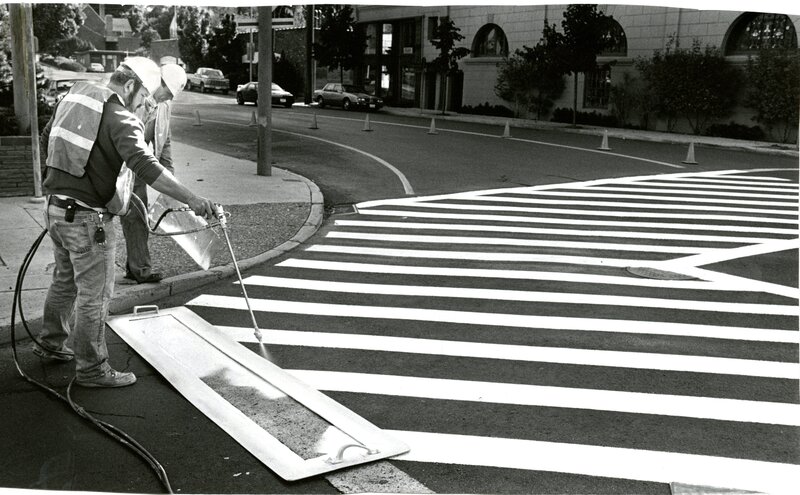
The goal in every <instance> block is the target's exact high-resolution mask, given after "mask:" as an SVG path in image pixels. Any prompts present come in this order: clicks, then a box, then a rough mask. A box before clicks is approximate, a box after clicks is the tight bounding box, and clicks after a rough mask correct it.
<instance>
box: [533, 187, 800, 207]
mask: <svg viewBox="0 0 800 495" xmlns="http://www.w3.org/2000/svg"><path fill="white" fill-rule="evenodd" d="M589 190H590V191H591V189H589ZM532 194H533V195H535V196H567V197H579V198H627V199H647V200H652V201H674V202H691V203H713V204H717V203H733V204H740V205H760V206H785V207H787V208H788V207H796V206H797V201H751V200H738V199H722V198H719V199H718V198H693V197H692V198H690V197H683V196H650V195H647V194H611V193H593V192H584V191H579V192H573V191H535V192H534V193H532Z"/></svg>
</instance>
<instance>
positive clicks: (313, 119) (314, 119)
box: [308, 112, 319, 129]
mask: <svg viewBox="0 0 800 495" xmlns="http://www.w3.org/2000/svg"><path fill="white" fill-rule="evenodd" d="M308 128H309V129H319V127H317V112H314V116H313V117H311V125H310V126H308Z"/></svg>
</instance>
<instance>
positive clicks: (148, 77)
mask: <svg viewBox="0 0 800 495" xmlns="http://www.w3.org/2000/svg"><path fill="white" fill-rule="evenodd" d="M120 65H124V66H126V67H128V68H129V69H130V70H132V71H133V72H134V73H135V74H136V76H137V77H138V78H139V80H140V81H142V84H143V85H144V87H145V88H146V89H147V91H149V92H150V94H151V95H153V94H155V92H156V90H157V89H158V88H159V87H160V86H161V70H160V69H159V68H158V65H156V63H155V62H153V61H152V60H150V59H149V58H147V57H128V58H126V59H125V60H123V61H122V64H120Z"/></svg>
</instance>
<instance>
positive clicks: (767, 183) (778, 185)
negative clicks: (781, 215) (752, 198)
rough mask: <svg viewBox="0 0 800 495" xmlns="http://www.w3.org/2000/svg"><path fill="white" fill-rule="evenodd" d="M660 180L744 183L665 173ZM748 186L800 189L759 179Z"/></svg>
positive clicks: (736, 184) (734, 185) (791, 185)
mask: <svg viewBox="0 0 800 495" xmlns="http://www.w3.org/2000/svg"><path fill="white" fill-rule="evenodd" d="M658 180H664V181H675V182H689V183H692V184H706V183H707V184H730V185H731V187H738V186H739V185H740V184H743V183H744V182H742V181H741V180H730V179H710V178H702V177H671V176H669V175H664V176H661V177H658ZM747 184H748V186H745V187H749V186H750V185H753V186H770V187H773V188H786V189H798V188H800V185H798V184H786V183H783V182H768V181H764V182H758V181H749V182H748V183H747Z"/></svg>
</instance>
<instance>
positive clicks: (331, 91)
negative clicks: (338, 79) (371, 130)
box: [314, 83, 383, 110]
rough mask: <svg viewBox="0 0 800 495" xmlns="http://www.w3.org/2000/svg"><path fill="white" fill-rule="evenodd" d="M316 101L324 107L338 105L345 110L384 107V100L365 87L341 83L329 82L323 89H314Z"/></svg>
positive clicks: (378, 108)
mask: <svg viewBox="0 0 800 495" xmlns="http://www.w3.org/2000/svg"><path fill="white" fill-rule="evenodd" d="M314 101H315V102H317V104H318V105H319V106H320V107H322V108H324V107H325V106H326V105H336V106H340V107H342V108H343V109H345V110H350V109H354V108H363V109H365V110H380V109H381V108H382V107H383V100H382V99H380V98H378V97H377V96H373V95H371V94H369V93H367V92H366V90H364V88H359V87H357V86H353V85H350V84H339V83H328V84H326V85H325V87H323V88H322V89H318V90H316V91H314Z"/></svg>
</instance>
